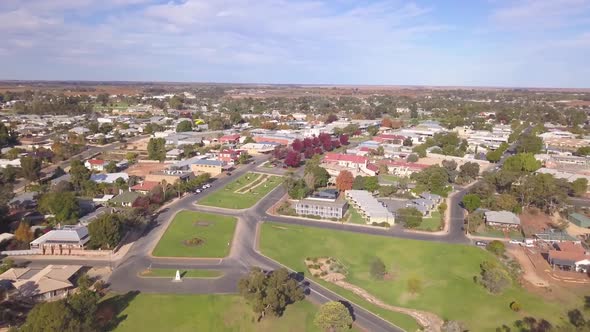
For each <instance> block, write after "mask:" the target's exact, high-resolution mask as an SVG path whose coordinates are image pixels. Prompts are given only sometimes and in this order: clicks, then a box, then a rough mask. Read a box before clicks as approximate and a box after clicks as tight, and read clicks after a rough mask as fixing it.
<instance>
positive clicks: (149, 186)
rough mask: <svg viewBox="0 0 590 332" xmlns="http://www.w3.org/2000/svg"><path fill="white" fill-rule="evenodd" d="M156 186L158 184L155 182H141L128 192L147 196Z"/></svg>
mask: <svg viewBox="0 0 590 332" xmlns="http://www.w3.org/2000/svg"><path fill="white" fill-rule="evenodd" d="M158 185H160V183H159V182H156V181H143V182H142V183H140V184H136V185H134V186H133V187H131V188H129V190H131V191H135V192H137V193H140V194H144V195H147V194H149V193H150V192H151V191H152V190H153V189H154V188H156V187H157V186H158Z"/></svg>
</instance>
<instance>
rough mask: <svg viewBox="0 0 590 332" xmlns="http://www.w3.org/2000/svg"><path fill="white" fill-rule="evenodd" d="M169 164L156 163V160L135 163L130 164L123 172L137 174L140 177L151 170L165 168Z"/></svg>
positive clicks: (156, 170)
mask: <svg viewBox="0 0 590 332" xmlns="http://www.w3.org/2000/svg"><path fill="white" fill-rule="evenodd" d="M168 166H170V165H169V164H165V163H158V162H147V163H137V164H134V165H131V167H129V168H128V169H127V170H126V171H125V172H126V173H127V174H129V175H130V176H131V175H133V176H138V177H141V178H145V177H146V176H147V175H148V174H150V173H152V172H159V171H162V170H164V169H166V168H167V167H168Z"/></svg>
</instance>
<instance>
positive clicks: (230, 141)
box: [219, 134, 240, 144]
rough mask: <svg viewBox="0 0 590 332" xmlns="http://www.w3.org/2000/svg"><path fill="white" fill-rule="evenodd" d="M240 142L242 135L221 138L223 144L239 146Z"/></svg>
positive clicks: (220, 141)
mask: <svg viewBox="0 0 590 332" xmlns="http://www.w3.org/2000/svg"><path fill="white" fill-rule="evenodd" d="M239 142H240V134H233V135H225V136H221V137H220V138H219V143H221V144H238V143H239Z"/></svg>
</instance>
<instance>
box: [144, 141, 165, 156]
mask: <svg viewBox="0 0 590 332" xmlns="http://www.w3.org/2000/svg"><path fill="white" fill-rule="evenodd" d="M147 150H148V158H149V159H150V160H159V161H164V159H166V140H165V139H164V138H150V141H149V142H148V146H147Z"/></svg>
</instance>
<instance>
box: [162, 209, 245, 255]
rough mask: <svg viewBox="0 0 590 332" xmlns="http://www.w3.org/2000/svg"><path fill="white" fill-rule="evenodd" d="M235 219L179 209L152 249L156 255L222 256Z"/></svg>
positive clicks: (227, 245)
mask: <svg viewBox="0 0 590 332" xmlns="http://www.w3.org/2000/svg"><path fill="white" fill-rule="evenodd" d="M236 222H237V219H236V218H234V217H229V216H221V215H215V214H210V213H203V212H194V211H180V212H179V213H178V214H176V216H175V217H174V219H173V220H172V222H171V223H170V225H169V226H168V228H167V229H166V232H165V233H164V235H163V236H162V238H161V239H160V241H159V242H158V244H157V245H156V248H155V249H154V251H153V252H152V255H153V256H156V257H203V258H223V257H226V256H227V255H228V254H229V250H230V244H231V241H232V238H233V235H234V231H235V228H236Z"/></svg>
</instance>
